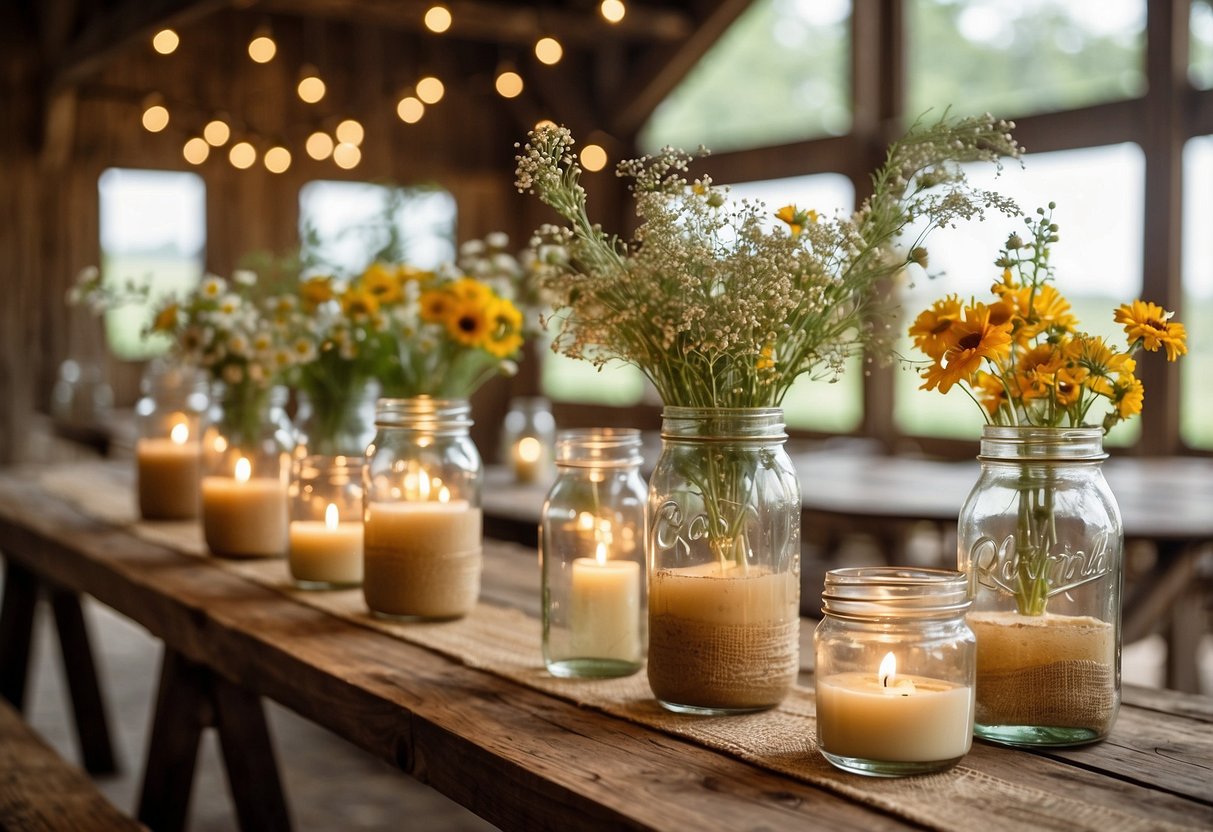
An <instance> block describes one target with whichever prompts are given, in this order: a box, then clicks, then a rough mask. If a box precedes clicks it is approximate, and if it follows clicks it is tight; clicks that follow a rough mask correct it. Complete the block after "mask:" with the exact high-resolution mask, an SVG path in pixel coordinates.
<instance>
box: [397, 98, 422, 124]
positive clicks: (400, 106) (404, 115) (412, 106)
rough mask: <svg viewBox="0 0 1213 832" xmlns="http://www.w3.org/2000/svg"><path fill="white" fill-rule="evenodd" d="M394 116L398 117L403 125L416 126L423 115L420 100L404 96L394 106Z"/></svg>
mask: <svg viewBox="0 0 1213 832" xmlns="http://www.w3.org/2000/svg"><path fill="white" fill-rule="evenodd" d="M396 115H398V116H400V120H401V121H403V122H404V123H405V124H416V123H417V122H419V121H421V117H422V116H423V115H425V105H424V104H422V103H421V99H419V98H414V97H413V96H411V95H406V96H405V97H404V98H402V99H400V101H399V102H398V103H397V104H396Z"/></svg>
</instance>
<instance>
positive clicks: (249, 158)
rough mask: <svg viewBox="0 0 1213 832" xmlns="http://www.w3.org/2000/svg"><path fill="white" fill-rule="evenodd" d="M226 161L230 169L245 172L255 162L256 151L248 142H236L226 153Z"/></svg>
mask: <svg viewBox="0 0 1213 832" xmlns="http://www.w3.org/2000/svg"><path fill="white" fill-rule="evenodd" d="M227 160H228V161H229V162H231V163H232V167H234V168H238V169H240V170H247V169H248V168H251V167H252V166H253V163H254V162H256V161H257V149H256V148H255V147H253V146H252V145H251V144H249V143H248V142H236V143H235V144H234V145H232V149H231V150H229V151H228V152H227Z"/></svg>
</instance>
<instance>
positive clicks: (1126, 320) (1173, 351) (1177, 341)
mask: <svg viewBox="0 0 1213 832" xmlns="http://www.w3.org/2000/svg"><path fill="white" fill-rule="evenodd" d="M1173 314H1174V313H1172V312H1167V311H1166V310H1165V309H1163V308H1162V307H1161V306H1159V305H1158V304H1155V303H1148V302H1146V301H1142V300H1135V301H1133V303H1131V304H1128V303H1126V304H1122V305H1121V306H1119V307H1117V309H1116V315H1115V320H1116V323H1118V324H1124V327H1125V334H1126V335H1127V336H1128V338H1129V343H1130V344H1131V345H1133V346H1138V345H1140V346H1141V347H1143V348H1145V349H1146V350H1148V351H1150V352H1157V351H1158V350H1159V349H1162V348H1165V349H1166V351H1167V360H1168V361H1174V360H1175V359H1177V358H1179V356H1181V355H1184V354H1186V353H1187V352H1188V345H1187V343H1186V341H1187V337H1188V333H1187V330H1186V329H1185V328H1184V325H1183V324H1181V323H1179V322H1178V321H1172V320H1171V316H1172V315H1173Z"/></svg>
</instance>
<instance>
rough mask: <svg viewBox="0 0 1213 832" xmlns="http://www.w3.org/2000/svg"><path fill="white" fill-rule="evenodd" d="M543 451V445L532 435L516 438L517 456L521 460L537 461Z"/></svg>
mask: <svg viewBox="0 0 1213 832" xmlns="http://www.w3.org/2000/svg"><path fill="white" fill-rule="evenodd" d="M542 453H543V446H542V445H540V444H539V440H538V439H536V438H535V437H533V436H524V437H522V438H521V439H519V440H518V458H519V459H521V460H522V461H523V462H537V461H539V455H540V454H542Z"/></svg>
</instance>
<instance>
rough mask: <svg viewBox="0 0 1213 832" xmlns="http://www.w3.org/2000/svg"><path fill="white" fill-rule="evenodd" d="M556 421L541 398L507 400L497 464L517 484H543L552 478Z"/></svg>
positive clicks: (549, 403) (544, 400)
mask: <svg viewBox="0 0 1213 832" xmlns="http://www.w3.org/2000/svg"><path fill="white" fill-rule="evenodd" d="M555 447H556V419H555V417H554V416H552V403H551V402H549V401H548V400H547V399H545V398H543V397H542V396H520V397H516V398H513V399H510V406H509V410H508V411H507V412H506V414H505V421H504V422H503V423H502V430H501V457H502V459H501V461H502V463H503V464H504V465H505V466H506V467H507V468H509V469H510V470H511V471H512V472H513V473H514V480H515V481H516V482H519V483H535V482H539V483H547V482H548V481H549V480H550V479H551V477H552V471H553V465H552V457H553V453H554V452H555Z"/></svg>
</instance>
